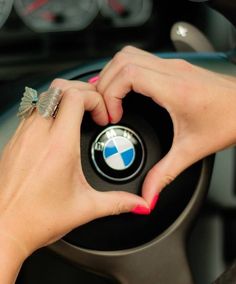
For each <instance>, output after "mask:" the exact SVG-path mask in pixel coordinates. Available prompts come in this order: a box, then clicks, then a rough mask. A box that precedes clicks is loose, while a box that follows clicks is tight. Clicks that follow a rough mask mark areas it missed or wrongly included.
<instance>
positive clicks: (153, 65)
mask: <svg viewBox="0 0 236 284" xmlns="http://www.w3.org/2000/svg"><path fill="white" fill-rule="evenodd" d="M130 64H135V65H138V66H142V67H143V68H147V69H151V70H154V71H158V72H159V73H160V72H161V73H163V74H168V73H169V72H170V68H169V64H167V63H166V62H164V59H161V58H159V57H157V56H154V55H152V54H149V53H144V52H143V53H141V52H140V53H129V52H123V51H121V52H118V53H117V54H116V55H115V56H114V58H113V59H112V61H111V62H110V64H109V65H108V66H107V67H106V69H105V70H103V72H102V74H100V75H99V81H98V83H97V90H98V91H99V92H100V93H101V94H102V93H103V92H104V90H105V89H106V88H107V86H108V85H109V83H110V82H111V81H113V80H115V79H116V76H117V74H118V73H119V72H120V70H122V69H123V68H124V67H125V66H127V65H130Z"/></svg>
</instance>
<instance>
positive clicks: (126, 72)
mask: <svg viewBox="0 0 236 284" xmlns="http://www.w3.org/2000/svg"><path fill="white" fill-rule="evenodd" d="M136 72H137V66H136V65H135V64H132V63H129V64H126V65H125V66H124V67H123V69H122V75H123V76H124V77H125V78H127V77H128V78H134V77H135V74H136Z"/></svg>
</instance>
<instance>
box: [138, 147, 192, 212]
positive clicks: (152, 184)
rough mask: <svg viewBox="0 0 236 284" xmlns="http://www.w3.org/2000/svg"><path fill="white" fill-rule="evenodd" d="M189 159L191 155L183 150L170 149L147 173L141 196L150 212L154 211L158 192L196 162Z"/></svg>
mask: <svg viewBox="0 0 236 284" xmlns="http://www.w3.org/2000/svg"><path fill="white" fill-rule="evenodd" d="M191 157H192V154H190V153H186V151H185V150H180V149H178V148H177V147H172V148H171V149H170V151H169V152H168V154H167V155H166V156H165V157H164V158H163V159H162V160H161V161H159V162H158V163H157V164H156V165H155V166H153V168H152V169H151V170H150V171H149V172H148V174H147V175H146V177H145V180H144V183H143V187H142V196H143V198H144V199H145V200H146V201H147V203H148V204H149V206H150V208H151V210H152V209H154V207H155V203H156V201H157V199H158V196H159V194H160V192H161V191H162V190H163V189H164V188H165V187H166V186H167V185H169V184H170V183H171V182H172V181H173V180H174V179H175V178H176V177H177V176H178V175H179V174H180V173H181V172H183V171H184V170H185V169H186V168H187V167H189V166H190V165H191V164H193V163H194V162H196V160H194V159H191Z"/></svg>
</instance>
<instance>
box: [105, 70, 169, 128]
mask: <svg viewBox="0 0 236 284" xmlns="http://www.w3.org/2000/svg"><path fill="white" fill-rule="evenodd" d="M170 81H171V82H172V84H170ZM174 82H175V79H174V78H172V79H171V80H170V76H168V75H163V74H160V73H158V72H154V71H152V70H150V69H146V68H143V67H140V66H137V65H128V66H125V67H124V68H123V69H121V71H120V72H119V73H118V74H117V75H116V78H115V80H113V81H111V82H110V84H109V85H108V86H107V88H106V90H104V92H103V98H104V100H105V103H106V107H107V110H108V113H109V115H110V117H111V119H112V122H113V123H117V122H118V121H119V120H120V119H121V117H122V113H123V110H122V99H123V98H124V97H125V96H126V95H127V94H128V93H129V92H130V91H131V90H133V91H135V92H136V93H140V94H143V95H145V96H147V97H150V98H152V99H153V101H155V102H156V103H158V104H159V105H161V106H163V107H165V108H167V109H168V105H169V101H170V100H171V95H172V93H173V91H174V87H173V84H174Z"/></svg>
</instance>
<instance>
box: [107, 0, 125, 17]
mask: <svg viewBox="0 0 236 284" xmlns="http://www.w3.org/2000/svg"><path fill="white" fill-rule="evenodd" d="M108 3H109V5H110V6H111V8H112V9H113V10H114V11H115V12H116V13H117V14H123V13H125V12H126V9H125V6H124V5H122V4H121V3H120V2H119V1H118V0H108Z"/></svg>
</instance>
